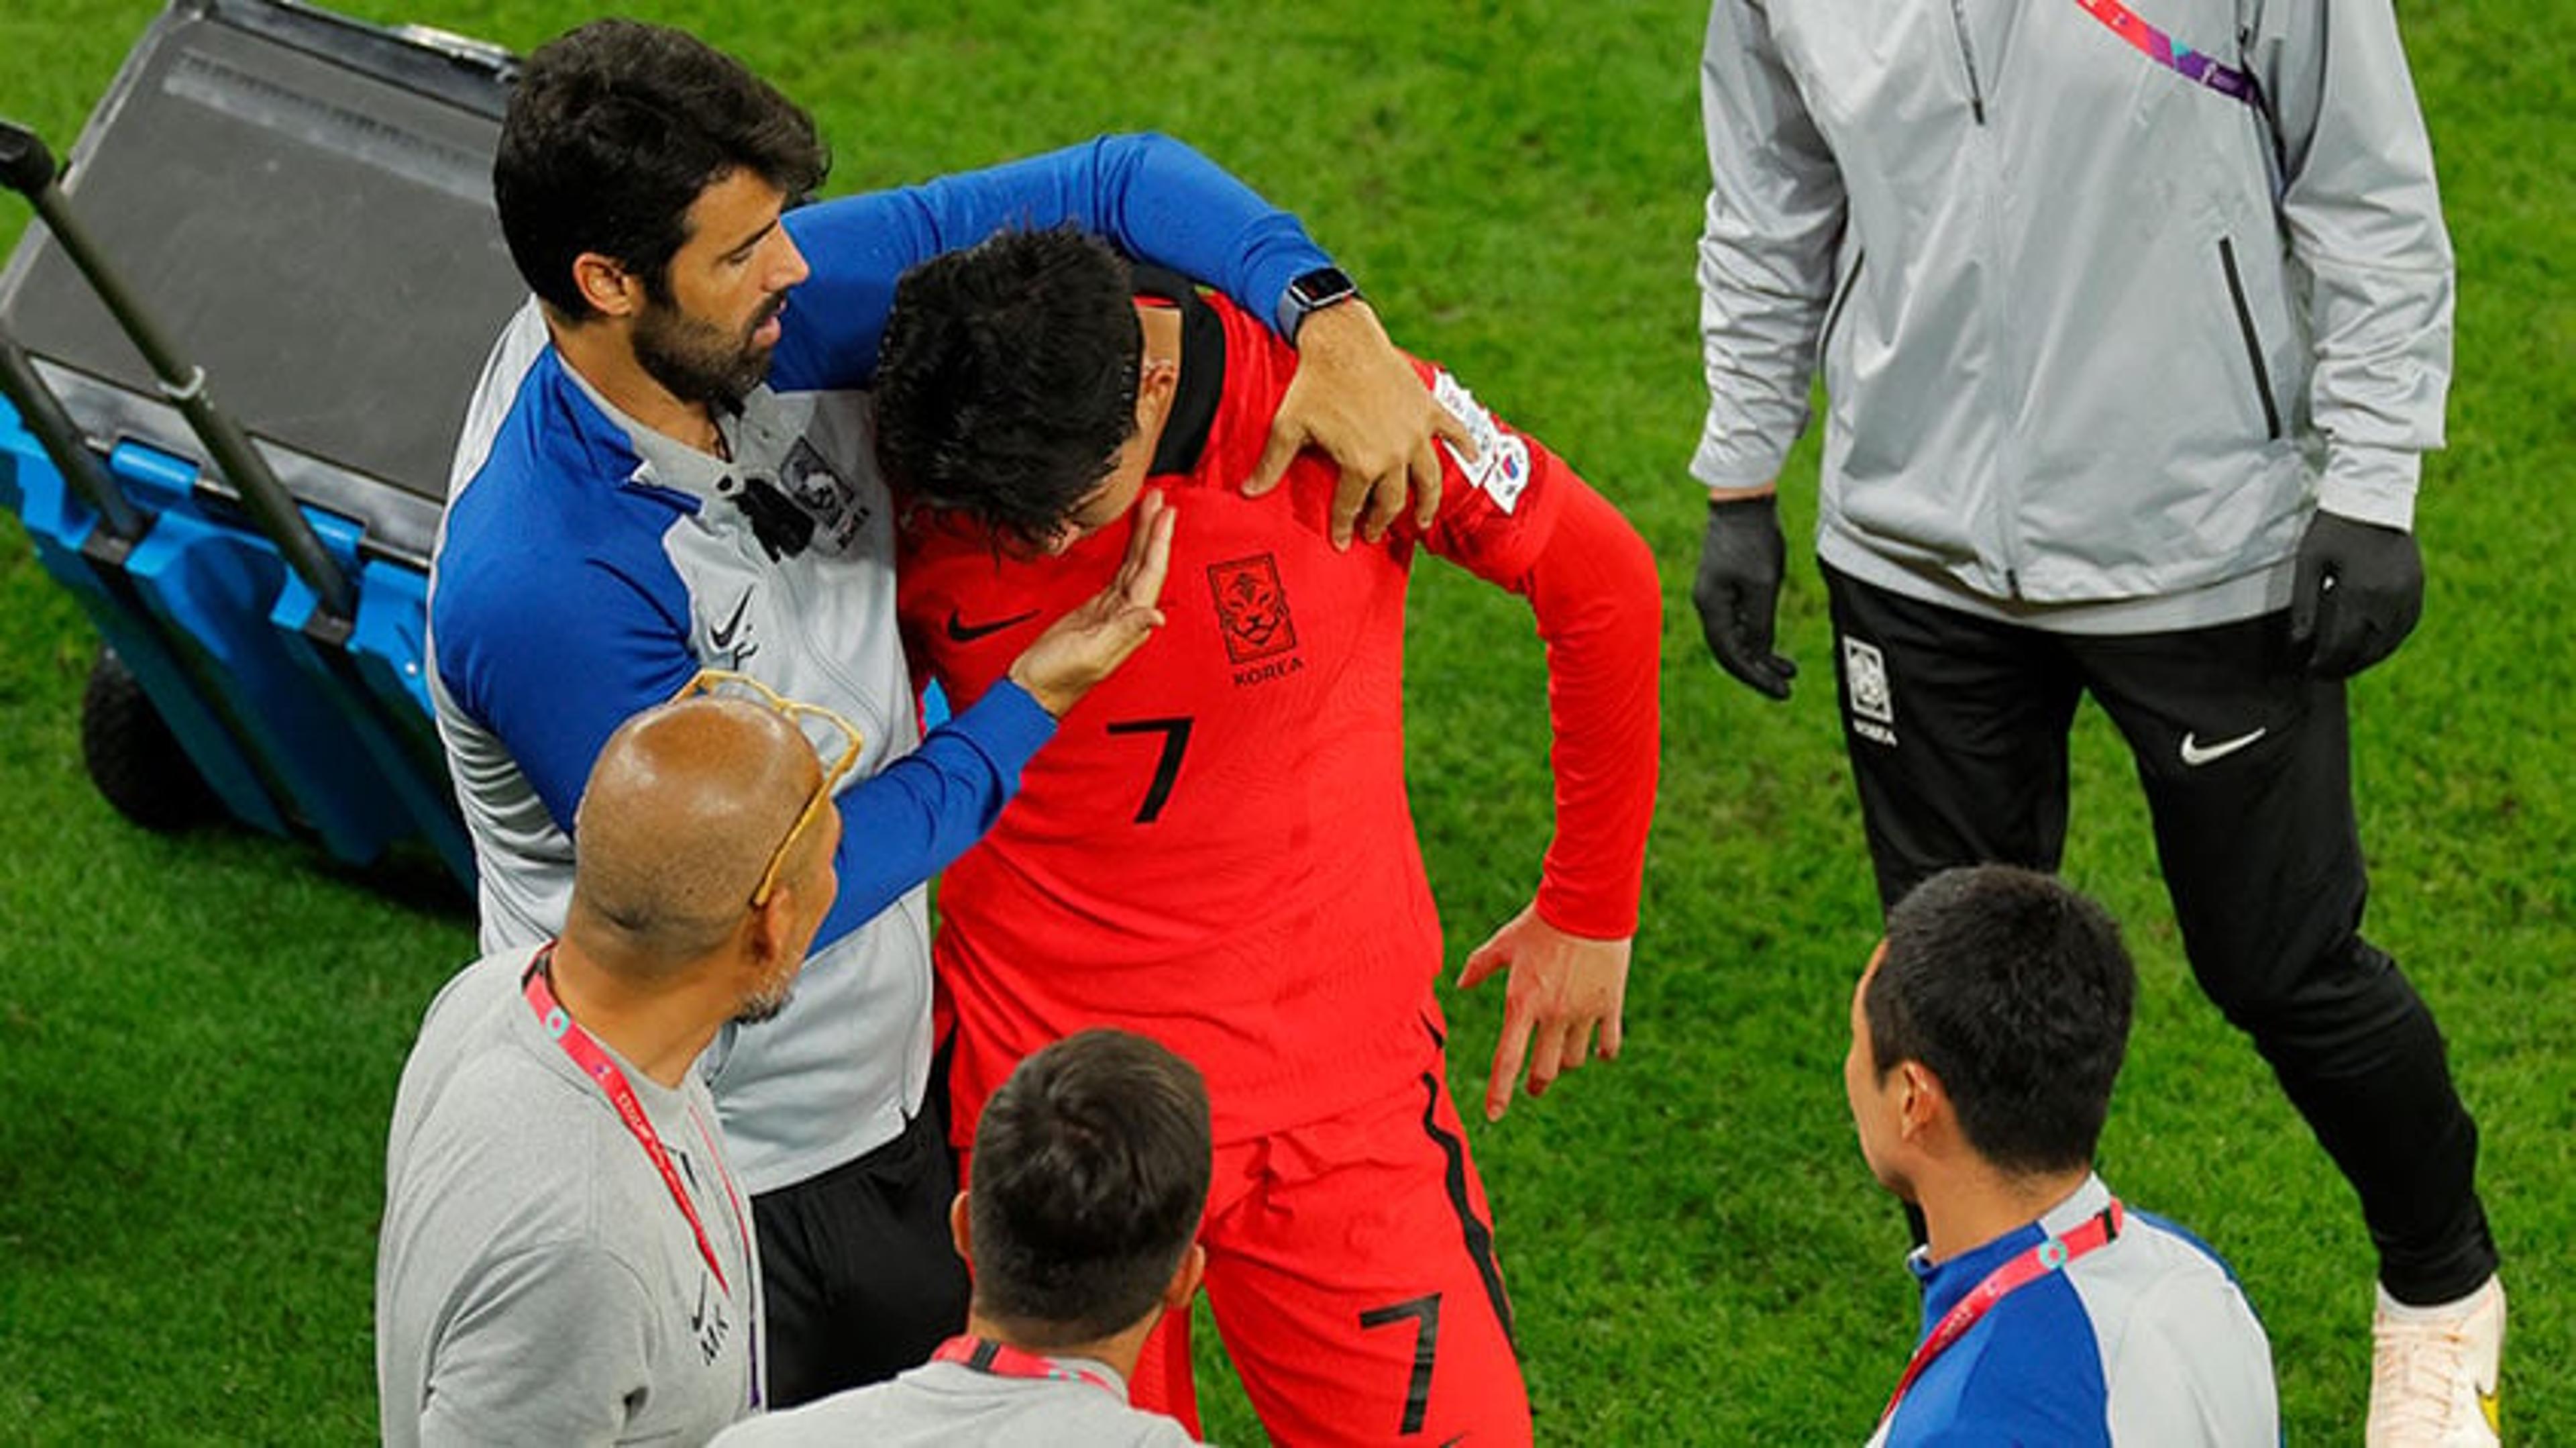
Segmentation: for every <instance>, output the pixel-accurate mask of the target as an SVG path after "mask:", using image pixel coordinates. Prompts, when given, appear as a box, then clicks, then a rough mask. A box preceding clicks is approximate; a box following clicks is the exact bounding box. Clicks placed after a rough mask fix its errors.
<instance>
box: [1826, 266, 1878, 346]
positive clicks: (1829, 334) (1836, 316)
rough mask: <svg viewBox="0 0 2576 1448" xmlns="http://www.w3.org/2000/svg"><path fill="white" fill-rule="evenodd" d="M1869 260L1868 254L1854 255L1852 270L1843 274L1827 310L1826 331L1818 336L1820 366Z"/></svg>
mask: <svg viewBox="0 0 2576 1448" xmlns="http://www.w3.org/2000/svg"><path fill="white" fill-rule="evenodd" d="M1868 260H1869V253H1867V252H1862V251H1856V252H1853V253H1852V268H1851V270H1850V271H1848V272H1845V273H1843V284H1842V286H1841V287H1840V288H1839V289H1837V290H1836V291H1835V292H1834V299H1833V302H1832V303H1831V304H1830V305H1828V306H1827V307H1826V308H1825V329H1824V330H1823V331H1821V332H1819V333H1817V334H1816V359H1817V361H1818V363H1819V364H1820V365H1821V364H1822V362H1823V360H1824V356H1825V349H1826V348H1828V347H1830V346H1832V345H1833V343H1834V328H1835V327H1837V326H1839V325H1841V323H1842V320H1843V308H1844V306H1845V305H1847V304H1848V303H1849V302H1850V301H1851V295H1852V292H1853V290H1854V289H1855V288H1857V287H1858V286H1859V285H1860V269H1861V264H1862V263H1863V262H1866V261H1868Z"/></svg>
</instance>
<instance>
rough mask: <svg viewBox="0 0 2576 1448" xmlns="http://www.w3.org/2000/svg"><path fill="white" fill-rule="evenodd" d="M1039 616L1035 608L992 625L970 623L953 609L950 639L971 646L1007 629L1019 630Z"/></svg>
mask: <svg viewBox="0 0 2576 1448" xmlns="http://www.w3.org/2000/svg"><path fill="white" fill-rule="evenodd" d="M1037 616H1038V611H1037V610H1036V609H1034V608H1033V609H1030V610H1028V611H1027V612H1025V613H1015V614H1012V615H1011V616H1010V617H1009V618H997V619H995V620H993V621H992V622H991V623H968V622H967V621H966V620H965V618H964V617H963V616H962V615H960V614H959V613H958V612H957V610H955V609H953V608H952V609H950V610H948V637H949V638H950V639H952V640H954V641H955V642H957V643H961V644H971V643H973V642H974V641H975V640H977V639H980V638H989V637H991V636H992V635H994V634H997V633H1000V632H1001V631H1002V630H1004V629H1006V628H1018V627H1019V626H1020V625H1021V624H1024V623H1027V622H1028V621H1029V620H1030V619H1033V618H1035V617H1037Z"/></svg>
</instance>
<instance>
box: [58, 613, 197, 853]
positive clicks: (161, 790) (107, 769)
mask: <svg viewBox="0 0 2576 1448" xmlns="http://www.w3.org/2000/svg"><path fill="white" fill-rule="evenodd" d="M81 759H82V762H84V763H85V764H87V765H88V766H89V778H90V782H91V783H92V784H95V785H97V786H98V792H99V793H100V794H102V795H105V796H106V797H107V802H108V803H109V804H111V805H114V806H115V807H116V812H117V813H118V814H121V815H123V816H125V817H126V818H127V819H130V820H132V821H134V822H135V823H136V824H138V825H141V826H143V827H144V828H145V829H147V830H159V831H162V832H164V833H170V832H175V831H178V830H184V829H190V828H193V827H194V826H197V825H203V824H211V823H213V822H214V821H216V820H218V819H221V818H222V817H223V802H222V801H221V800H219V799H217V798H216V797H215V792H214V790H213V789H212V788H210V787H209V786H208V785H207V784H206V781H205V777H204V776H202V775H200V774H198V773H197V766H196V765H195V764H193V763H191V762H190V761H189V759H188V754H187V751H186V750H183V749H181V748H180V747H179V740H178V737H177V736H176V735H174V734H172V733H171V732H170V726H169V725H168V724H166V723H164V722H162V719H161V713H160V711H159V710H157V709H154V708H153V707H152V700H151V698H150V696H148V695H146V694H145V693H144V692H143V684H142V682H141V681H140V680H138V679H136V678H135V677H134V671H133V670H131V669H128V668H127V667H125V660H123V659H120V658H118V657H117V656H116V650H114V649H112V648H107V647H104V646H102V647H101V648H100V649H99V651H98V662H97V663H95V664H93V665H91V666H90V671H89V688H88V690H87V691H86V692H85V693H83V694H82V695H81Z"/></svg>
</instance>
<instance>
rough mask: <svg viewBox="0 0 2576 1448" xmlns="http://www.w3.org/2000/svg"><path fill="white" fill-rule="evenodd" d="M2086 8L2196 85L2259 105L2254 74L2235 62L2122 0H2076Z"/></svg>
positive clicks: (2128, 39)
mask: <svg viewBox="0 0 2576 1448" xmlns="http://www.w3.org/2000/svg"><path fill="white" fill-rule="evenodd" d="M2075 3H2076V4H2077V5H2079V6H2081V7H2083V9H2084V12H2085V13H2086V14H2088V15H2090V16H2092V17H2093V18H2094V19H2096V20H2099V21H2101V22H2102V23H2103V24H2104V25H2106V26H2108V27H2110V30H2111V33H2112V34H2114V35H2116V36H2118V37H2120V38H2121V39H2122V40H2125V41H2127V42H2129V44H2130V45H2132V46H2134V47H2136V48H2137V51H2138V53H2139V54H2140V55H2143V56H2145V57H2146V58H2147V59H2149V60H2152V61H2154V62H2155V63H2156V64H2158V65H2161V66H2163V67H2164V68H2165V69H2167V70H2169V71H2172V72H2173V73H2174V74H2176V75H2178V76H2181V77H2182V78H2183V79H2185V80H2187V81H2190V82H2192V83H2193V84H2195V85H2204V86H2207V87H2209V88H2210V89H2211V90H2214V91H2216V92H2218V93H2219V94H2220V95H2223V96H2227V97H2229V98H2231V99H2234V100H2240V101H2243V102H2245V103H2246V104H2247V105H2250V106H2257V107H2259V106H2260V105H2261V104H2262V101H2261V97H2260V96H2259V95H2258V94H2257V92H2256V90H2255V86H2254V77H2252V76H2250V75H2248V74H2246V73H2245V72H2244V71H2241V70H2238V69H2237V68H2235V67H2234V66H2232V65H2224V64H2221V63H2220V62H2219V61H2217V60H2216V59H2214V58H2212V57H2210V56H2206V55H2203V54H2201V53H2200V52H2199V51H2196V50H2194V49H2192V48H2191V47H2190V46H2188V45H2185V44H2183V43H2182V42H2181V41H2178V40H2176V39H2174V38H2173V37H2172V36H2170V35H2167V34H2166V33H2164V32H2163V31H2161V30H2158V29H2157V28H2156V27H2154V26H2152V25H2149V24H2148V23H2147V22H2146V21H2144V20H2142V19H2140V18H2139V17H2138V13H2137V12H2136V11H2134V10H2131V9H2130V8H2129V7H2128V6H2126V5H2123V4H2121V3H2120V0H2075Z"/></svg>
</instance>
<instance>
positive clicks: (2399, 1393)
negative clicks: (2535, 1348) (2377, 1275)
mask: <svg viewBox="0 0 2576 1448" xmlns="http://www.w3.org/2000/svg"><path fill="white" fill-rule="evenodd" d="M2370 1339H2371V1354H2370V1427H2369V1430H2368V1434H2367V1436H2366V1438H2365V1440H2364V1441H2365V1442H2367V1444H2368V1445H2369V1448H2455V1445H2456V1448H2494V1445H2495V1444H2497V1443H2499V1442H2500V1441H2501V1439H2502V1432H2503V1430H2502V1429H2501V1427H2499V1426H2498V1419H2497V1411H2496V1364H2497V1361H2498V1359H2500V1358H2501V1357H2503V1355H2504V1284H2503V1283H2502V1282H2500V1281H2498V1280H2497V1279H2495V1278H2493V1277H2490V1278H2488V1279H2487V1280H2486V1283H2485V1284H2484V1285H2483V1286H2481V1287H2479V1288H2478V1290H2477V1291H2475V1292H2472V1293H2470V1294H2469V1295H2468V1296H2466V1297H2463V1298H2461V1299H2460V1300H2459V1301H2457V1302H2452V1303H2447V1304H2445V1305H2443V1306H2440V1307H2409V1306H2407V1305H2406V1304H2404V1303H2402V1302H2399V1301H2398V1300H2397V1299H2396V1298H2394V1297H2391V1296H2389V1295H2388V1289H2387V1288H2385V1287H2382V1288H2380V1289H2379V1311H2378V1313H2377V1315H2376V1316H2375V1317H2374V1318H2373V1319H2372V1321H2371V1324H2370Z"/></svg>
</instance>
